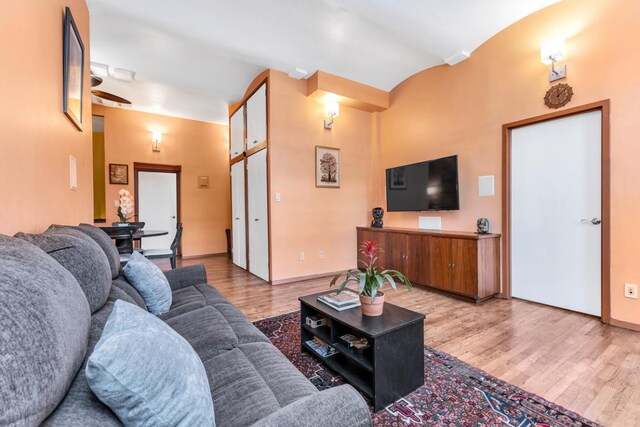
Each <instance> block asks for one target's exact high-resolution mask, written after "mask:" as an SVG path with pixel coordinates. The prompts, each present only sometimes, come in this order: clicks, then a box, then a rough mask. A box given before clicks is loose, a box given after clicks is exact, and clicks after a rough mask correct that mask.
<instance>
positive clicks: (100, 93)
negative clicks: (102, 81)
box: [91, 90, 131, 105]
mask: <svg viewBox="0 0 640 427" xmlns="http://www.w3.org/2000/svg"><path fill="white" fill-rule="evenodd" d="M91 93H92V94H94V95H95V96H97V97H98V98H102V99H106V100H108V101H113V102H117V103H118V104H127V105H129V104H131V101H129V100H128V99H124V98H121V97H119V96H118V95H114V94H112V93H109V92H103V91H101V90H92V91H91Z"/></svg>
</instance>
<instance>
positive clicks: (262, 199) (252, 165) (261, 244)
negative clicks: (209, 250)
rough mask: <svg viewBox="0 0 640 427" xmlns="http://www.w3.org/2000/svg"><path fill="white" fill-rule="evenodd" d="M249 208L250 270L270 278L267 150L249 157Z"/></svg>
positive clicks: (264, 278)
mask: <svg viewBox="0 0 640 427" xmlns="http://www.w3.org/2000/svg"><path fill="white" fill-rule="evenodd" d="M247 184H248V185H247V191H248V194H247V195H248V198H247V200H248V203H249V209H248V210H247V211H248V215H249V218H248V219H249V271H250V272H251V273H253V274H255V275H256V276H258V277H260V278H261V279H263V280H267V281H268V280H269V223H268V218H267V197H268V196H267V150H266V149H265V150H261V151H259V152H257V153H255V154H254V155H252V156H250V157H248V158H247Z"/></svg>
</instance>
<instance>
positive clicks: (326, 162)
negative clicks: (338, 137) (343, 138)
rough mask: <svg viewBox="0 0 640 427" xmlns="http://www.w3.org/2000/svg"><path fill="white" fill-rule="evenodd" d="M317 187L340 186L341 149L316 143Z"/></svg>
mask: <svg viewBox="0 0 640 427" xmlns="http://www.w3.org/2000/svg"><path fill="white" fill-rule="evenodd" d="M316 187H323V188H340V149H339V148H334V147H323V146H320V145H316Z"/></svg>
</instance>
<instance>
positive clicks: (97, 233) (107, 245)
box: [78, 224, 120, 279]
mask: <svg viewBox="0 0 640 427" xmlns="http://www.w3.org/2000/svg"><path fill="white" fill-rule="evenodd" d="M78 229H79V230H80V231H82V232H83V233H86V234H87V235H88V236H89V237H91V238H92V239H93V240H94V241H95V242H96V243H97V244H98V246H100V248H101V249H102V250H103V251H104V253H105V255H106V256H107V259H108V260H109V266H110V267H111V278H112V279H115V278H116V277H118V276H119V275H120V254H119V253H118V248H116V245H114V244H113V240H112V239H111V237H109V235H108V234H107V233H105V232H104V231H103V230H101V229H100V228H98V227H96V226H93V225H91V224H80V225H79V226H78Z"/></svg>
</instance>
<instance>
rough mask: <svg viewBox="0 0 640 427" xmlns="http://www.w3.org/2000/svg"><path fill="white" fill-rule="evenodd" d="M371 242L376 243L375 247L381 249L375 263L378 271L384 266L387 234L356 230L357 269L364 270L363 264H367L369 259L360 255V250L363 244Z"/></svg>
mask: <svg viewBox="0 0 640 427" xmlns="http://www.w3.org/2000/svg"><path fill="white" fill-rule="evenodd" d="M371 240H374V241H375V242H376V246H378V247H379V248H380V249H381V250H380V251H379V252H378V260H377V261H376V263H375V265H376V266H377V267H378V269H383V268H385V265H386V255H387V252H386V251H387V248H386V242H387V233H381V232H377V231H366V230H358V242H357V244H358V268H364V266H365V263H367V264H368V263H369V259H368V258H366V257H365V256H364V255H363V254H362V252H361V249H362V243H363V242H368V241H371Z"/></svg>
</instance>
